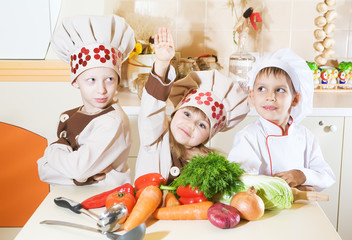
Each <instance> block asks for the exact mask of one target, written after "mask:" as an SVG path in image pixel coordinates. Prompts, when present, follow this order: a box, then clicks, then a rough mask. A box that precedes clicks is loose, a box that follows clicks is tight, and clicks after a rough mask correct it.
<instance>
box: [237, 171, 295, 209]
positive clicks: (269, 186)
mask: <svg viewBox="0 0 352 240" xmlns="http://www.w3.org/2000/svg"><path fill="white" fill-rule="evenodd" d="M241 180H242V182H243V183H244V185H245V187H246V188H249V187H251V186H254V188H255V189H256V190H257V195H258V196H259V197H260V198H261V199H263V202H264V205H265V209H266V210H274V209H283V208H290V207H291V203H292V202H293V194H292V191H291V188H290V186H289V185H288V184H287V183H286V182H285V180H283V179H281V178H278V177H271V176H264V175H258V176H257V175H243V176H242V177H241Z"/></svg>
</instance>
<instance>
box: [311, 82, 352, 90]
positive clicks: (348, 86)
mask: <svg viewBox="0 0 352 240" xmlns="http://www.w3.org/2000/svg"><path fill="white" fill-rule="evenodd" d="M314 88H315V89H314V92H352V84H314Z"/></svg>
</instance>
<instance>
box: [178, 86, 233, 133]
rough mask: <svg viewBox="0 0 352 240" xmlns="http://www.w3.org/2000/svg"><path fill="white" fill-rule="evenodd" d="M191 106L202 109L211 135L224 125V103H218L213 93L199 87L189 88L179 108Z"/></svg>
mask: <svg viewBox="0 0 352 240" xmlns="http://www.w3.org/2000/svg"><path fill="white" fill-rule="evenodd" d="M187 106H193V107H196V108H199V109H200V110H202V111H203V112H204V113H205V115H207V117H208V119H209V122H210V125H211V136H214V134H215V133H217V132H219V131H220V130H221V129H222V128H223V127H224V126H225V120H226V116H225V114H226V113H225V110H224V105H223V104H222V103H220V101H219V100H218V99H217V97H216V96H215V95H214V93H212V92H210V91H203V90H201V89H191V90H190V91H189V92H188V93H187V94H186V95H185V97H184V98H183V100H182V104H181V106H180V107H179V108H182V107H187Z"/></svg>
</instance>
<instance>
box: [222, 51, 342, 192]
mask: <svg viewBox="0 0 352 240" xmlns="http://www.w3.org/2000/svg"><path fill="white" fill-rule="evenodd" d="M249 87H250V99H251V101H252V103H253V105H254V107H255V109H256V111H257V113H258V114H259V119H258V120H257V121H255V122H254V123H252V124H250V125H249V126H247V127H245V128H244V129H242V130H241V131H239V132H238V133H237V134H236V136H235V138H234V142H233V147H232V150H231V151H230V153H229V156H228V160H229V161H235V162H238V163H240V164H241V166H242V168H243V169H244V170H245V171H246V172H247V173H251V174H263V175H269V176H275V177H280V178H282V179H284V180H285V181H286V182H287V183H288V184H289V185H290V186H291V187H297V188H300V189H302V190H315V191H321V190H323V189H325V188H328V187H330V186H331V185H332V184H333V183H334V182H335V176H334V173H333V172H332V170H331V168H330V167H329V165H328V164H327V163H326V162H325V161H324V158H323V154H322V152H321V149H320V147H319V143H318V141H317V139H316V138H315V137H314V135H313V134H312V133H311V132H310V131H309V130H308V129H307V128H305V127H303V126H301V125H298V123H299V122H300V121H301V120H302V119H303V118H304V117H305V116H307V115H308V114H309V113H310V112H311V111H312V108H313V89H314V88H313V78H312V73H311V71H310V69H309V67H308V65H307V64H306V62H305V61H304V60H303V59H302V58H301V57H299V56H298V55H296V54H295V53H294V52H293V51H292V50H290V49H281V50H278V51H275V52H272V53H270V54H267V55H265V56H264V57H263V58H261V59H260V60H259V61H257V62H256V63H255V64H254V66H253V69H252V71H251V72H250V81H249Z"/></svg>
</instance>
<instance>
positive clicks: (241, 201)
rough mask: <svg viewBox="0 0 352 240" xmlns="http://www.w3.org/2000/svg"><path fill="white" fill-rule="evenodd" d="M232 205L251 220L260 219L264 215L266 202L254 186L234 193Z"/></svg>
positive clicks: (242, 215)
mask: <svg viewBox="0 0 352 240" xmlns="http://www.w3.org/2000/svg"><path fill="white" fill-rule="evenodd" d="M230 205H231V206H232V207H234V208H236V209H237V210H238V211H239V212H240V216H241V218H243V219H246V220H249V221H253V220H258V219H259V218H261V217H262V216H263V215H264V210H265V207H264V202H263V200H262V199H261V198H260V197H259V196H258V195H257V194H256V190H255V188H254V187H253V186H252V187H250V188H249V189H248V190H247V191H245V192H239V193H236V194H235V195H233V196H232V198H231V202H230Z"/></svg>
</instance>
